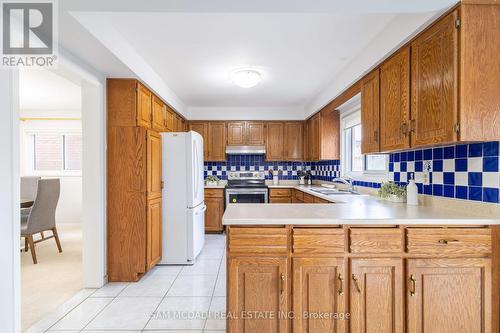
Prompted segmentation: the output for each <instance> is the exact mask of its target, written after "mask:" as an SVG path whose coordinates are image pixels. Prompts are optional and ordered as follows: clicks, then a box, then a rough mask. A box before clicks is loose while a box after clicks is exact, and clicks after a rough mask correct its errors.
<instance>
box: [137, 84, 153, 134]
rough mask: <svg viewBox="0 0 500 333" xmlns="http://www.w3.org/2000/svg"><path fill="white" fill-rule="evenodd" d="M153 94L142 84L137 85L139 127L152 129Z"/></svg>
mask: <svg viewBox="0 0 500 333" xmlns="http://www.w3.org/2000/svg"><path fill="white" fill-rule="evenodd" d="M151 107H152V94H151V91H149V89H148V88H146V87H144V86H143V85H142V84H140V83H138V84H137V126H141V127H146V128H149V127H151Z"/></svg>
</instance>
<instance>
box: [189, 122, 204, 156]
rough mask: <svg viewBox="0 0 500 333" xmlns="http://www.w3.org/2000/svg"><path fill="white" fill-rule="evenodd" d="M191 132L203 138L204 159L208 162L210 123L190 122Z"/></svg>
mask: <svg viewBox="0 0 500 333" xmlns="http://www.w3.org/2000/svg"><path fill="white" fill-rule="evenodd" d="M189 130H190V131H195V132H197V133H199V134H200V135H201V137H202V138H203V158H204V160H205V161H208V122H206V121H190V122H189Z"/></svg>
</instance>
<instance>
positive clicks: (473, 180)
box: [469, 172, 483, 186]
mask: <svg viewBox="0 0 500 333" xmlns="http://www.w3.org/2000/svg"><path fill="white" fill-rule="evenodd" d="M482 185H483V174H482V173H481V172H469V186H482Z"/></svg>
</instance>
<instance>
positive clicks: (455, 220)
mask: <svg viewBox="0 0 500 333" xmlns="http://www.w3.org/2000/svg"><path fill="white" fill-rule="evenodd" d="M270 188H273V187H271V186H270ZM279 188H294V189H298V190H301V191H303V192H305V193H309V194H312V195H315V196H317V197H320V198H323V199H326V200H329V201H331V202H333V203H334V204H298V203H294V204H229V205H228V206H227V208H226V211H225V213H224V216H223V219H222V222H223V224H224V225H266V224H274V225H288V224H293V225H298V224H300V225H304V224H318V225H337V224H366V225H377V224H386V225H387V224H397V225H400V224H401V225H412V224H413V225H415V224H419V225H491V224H500V215H493V214H484V215H483V214H479V213H477V211H474V212H473V213H471V212H464V211H457V210H451V209H445V208H443V207H442V205H425V206H407V205H406V204H401V203H391V202H387V201H383V200H380V199H378V198H376V197H373V196H370V195H349V194H341V195H322V194H319V193H316V192H314V191H312V190H313V189H318V188H323V189H324V187H320V186H318V185H312V186H307V185H300V186H299V185H295V186H294V185H293V184H292V185H286V186H285V185H281V186H280V187H279ZM459 204H460V202H459V203H458V205H459ZM463 204H464V205H468V204H467V203H463Z"/></svg>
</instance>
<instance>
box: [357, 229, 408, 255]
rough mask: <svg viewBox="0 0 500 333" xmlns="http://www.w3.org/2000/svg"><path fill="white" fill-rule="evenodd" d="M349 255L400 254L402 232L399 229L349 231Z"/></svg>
mask: <svg viewBox="0 0 500 333" xmlns="http://www.w3.org/2000/svg"><path fill="white" fill-rule="evenodd" d="M349 244H350V245H349V248H350V250H351V253H401V252H403V248H404V245H403V231H402V230H401V229H399V228H355V229H351V230H350V235H349Z"/></svg>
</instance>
